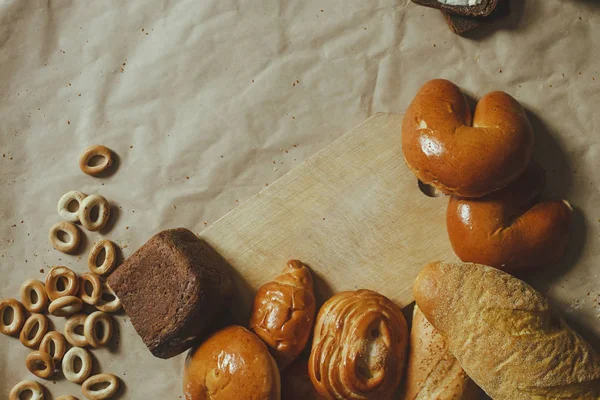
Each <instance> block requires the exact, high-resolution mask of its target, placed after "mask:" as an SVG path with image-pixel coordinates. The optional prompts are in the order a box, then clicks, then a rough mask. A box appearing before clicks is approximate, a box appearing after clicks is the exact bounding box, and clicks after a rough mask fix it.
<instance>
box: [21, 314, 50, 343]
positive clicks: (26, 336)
mask: <svg viewBox="0 0 600 400" xmlns="http://www.w3.org/2000/svg"><path fill="white" fill-rule="evenodd" d="M36 325H37V326H38V330H37V332H36V333H35V335H33V336H32V335H31V333H32V331H33V328H34V327H35V326H36ZM46 332H48V318H46V317H45V316H44V315H42V314H31V316H30V317H29V318H27V321H25V325H23V329H22V330H21V335H19V340H20V341H21V343H22V344H23V346H25V347H29V348H30V349H33V348H36V347H38V345H39V344H40V342H41V341H42V339H43V338H44V335H45V334H46Z"/></svg>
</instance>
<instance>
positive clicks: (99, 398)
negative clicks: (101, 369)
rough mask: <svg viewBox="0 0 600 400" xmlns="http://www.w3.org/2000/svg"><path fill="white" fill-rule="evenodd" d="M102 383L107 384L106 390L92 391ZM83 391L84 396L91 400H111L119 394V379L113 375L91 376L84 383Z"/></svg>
mask: <svg viewBox="0 0 600 400" xmlns="http://www.w3.org/2000/svg"><path fill="white" fill-rule="evenodd" d="M102 382H107V383H108V386H107V387H105V388H104V389H97V390H94V389H92V386H94V385H96V384H98V383H102ZM81 389H82V391H83V395H84V396H85V397H86V398H87V399H89V400H103V399H110V398H111V397H113V396H114V395H115V394H116V393H117V390H119V378H117V377H116V376H114V375H113V374H98V375H94V376H90V377H89V378H87V379H86V380H85V382H83V384H82V385H81Z"/></svg>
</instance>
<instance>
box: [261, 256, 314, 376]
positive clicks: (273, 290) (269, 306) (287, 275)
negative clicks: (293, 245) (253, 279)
mask: <svg viewBox="0 0 600 400" xmlns="http://www.w3.org/2000/svg"><path fill="white" fill-rule="evenodd" d="M314 319H315V295H314V293H313V280H312V275H311V273H310V271H309V269H308V268H307V267H306V266H304V265H303V264H302V263H301V262H300V261H298V260H291V261H288V263H287V266H286V267H285V268H284V269H283V273H282V274H281V275H279V276H278V277H277V278H275V281H273V282H269V283H267V284H265V285H263V286H262V287H261V288H260V289H259V290H258V293H257V294H256V297H255V298H254V306H253V309H252V315H251V317H250V329H251V330H252V331H253V332H254V333H256V334H257V335H258V336H259V337H260V338H261V339H262V340H263V341H264V342H265V343H266V344H267V346H268V347H269V349H270V350H271V353H272V354H273V356H274V357H275V360H276V361H277V364H278V365H279V367H280V368H284V367H285V366H287V365H288V364H289V363H290V362H292V361H293V360H294V359H295V358H296V357H298V355H299V354H300V353H302V350H304V347H306V343H307V342H308V338H309V336H310V332H311V329H312V325H313V321H314Z"/></svg>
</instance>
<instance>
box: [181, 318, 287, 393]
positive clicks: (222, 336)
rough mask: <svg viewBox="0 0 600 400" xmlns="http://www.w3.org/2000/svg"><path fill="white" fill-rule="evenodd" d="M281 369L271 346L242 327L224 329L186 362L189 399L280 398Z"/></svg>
mask: <svg viewBox="0 0 600 400" xmlns="http://www.w3.org/2000/svg"><path fill="white" fill-rule="evenodd" d="M280 391H281V389H280V381H279V369H278V368H277V364H276V363H275V360H274V359H273V357H272V356H271V354H270V353H269V350H267V346H265V344H264V343H263V342H262V341H261V340H260V339H259V338H258V337H257V336H256V335H255V334H253V333H252V332H250V331H249V330H247V329H245V328H242V327H241V326H230V327H227V328H225V329H222V330H220V331H218V332H216V333H215V334H213V335H212V336H211V337H209V338H208V339H207V340H206V341H205V342H204V343H202V344H201V345H200V346H199V347H198V348H196V349H195V350H192V351H190V353H189V354H188V357H187V359H186V362H185V369H184V378H183V393H184V395H185V398H186V400H239V399H252V400H279V399H280V396H281V394H280Z"/></svg>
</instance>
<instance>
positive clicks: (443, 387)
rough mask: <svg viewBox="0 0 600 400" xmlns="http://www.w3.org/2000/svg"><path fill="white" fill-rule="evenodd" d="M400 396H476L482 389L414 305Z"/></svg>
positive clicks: (408, 399) (443, 399)
mask: <svg viewBox="0 0 600 400" xmlns="http://www.w3.org/2000/svg"><path fill="white" fill-rule="evenodd" d="M409 349H410V351H409V354H408V367H407V371H406V378H405V382H406V384H405V390H404V397H403V399H404V400H431V399H436V400H477V399H480V398H482V396H483V392H482V391H481V389H479V388H478V387H477V385H476V384H475V383H474V382H473V381H472V380H471V378H469V377H468V376H467V374H466V373H465V371H464V370H463V369H462V367H461V366H460V364H459V363H458V361H457V360H456V358H454V356H453V355H452V354H450V352H449V351H448V345H447V344H446V340H445V339H444V337H443V336H442V335H441V334H440V332H439V331H438V330H437V329H435V328H434V327H433V326H432V325H431V324H430V323H429V321H427V319H426V318H425V316H424V315H423V313H422V312H421V310H419V307H418V306H415V309H414V312H413V320H412V329H411V331H410V345H409Z"/></svg>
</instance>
